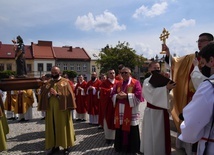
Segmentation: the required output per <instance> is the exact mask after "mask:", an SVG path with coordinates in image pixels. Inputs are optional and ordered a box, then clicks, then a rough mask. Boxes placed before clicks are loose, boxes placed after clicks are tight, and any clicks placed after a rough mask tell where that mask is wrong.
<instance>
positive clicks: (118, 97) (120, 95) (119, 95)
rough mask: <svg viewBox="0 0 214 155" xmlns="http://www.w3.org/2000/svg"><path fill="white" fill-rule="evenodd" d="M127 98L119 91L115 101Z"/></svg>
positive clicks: (126, 95)
mask: <svg viewBox="0 0 214 155" xmlns="http://www.w3.org/2000/svg"><path fill="white" fill-rule="evenodd" d="M127 97H128V94H126V93H125V92H123V91H121V92H119V93H118V94H117V99H126V98H127Z"/></svg>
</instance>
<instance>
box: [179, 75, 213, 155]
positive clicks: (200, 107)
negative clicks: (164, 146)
mask: <svg viewBox="0 0 214 155" xmlns="http://www.w3.org/2000/svg"><path fill="white" fill-rule="evenodd" d="M210 79H214V75H212V76H211V77H210ZM213 111H214V88H213V86H212V85H211V83H209V82H208V81H205V82H203V83H201V84H200V85H199V87H198V89H197V91H196V93H195V94H194V96H193V98H192V101H191V102H190V103H189V104H188V105H187V106H186V107H185V108H184V109H183V116H184V121H183V122H182V124H181V126H180V128H181V133H182V134H181V135H180V136H179V139H181V140H182V141H185V142H188V143H195V142H197V141H199V142H198V150H197V155H202V154H203V151H204V146H205V142H206V140H204V139H207V138H208V136H209V135H210V139H211V140H212V142H209V143H208V155H213V154H214V127H213V128H212V129H211V124H212V121H213V115H214V114H213V113H214V112H213ZM210 129H211V130H210Z"/></svg>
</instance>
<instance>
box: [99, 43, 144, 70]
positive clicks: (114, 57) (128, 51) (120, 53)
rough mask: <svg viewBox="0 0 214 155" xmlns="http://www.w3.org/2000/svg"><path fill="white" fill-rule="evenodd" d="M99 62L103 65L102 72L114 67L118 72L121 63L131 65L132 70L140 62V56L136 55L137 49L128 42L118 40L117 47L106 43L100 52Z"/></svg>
mask: <svg viewBox="0 0 214 155" xmlns="http://www.w3.org/2000/svg"><path fill="white" fill-rule="evenodd" d="M97 63H98V64H100V66H101V70H100V72H101V73H106V72H107V71H108V70H109V69H114V70H115V71H116V72H117V68H118V66H119V65H120V64H123V65H124V66H126V67H129V68H130V69H131V70H132V71H133V70H134V69H135V67H136V66H138V65H139V64H141V63H139V56H138V55H136V51H135V50H134V49H132V48H130V47H129V43H128V42H123V43H121V42H118V45H116V46H115V47H109V45H106V47H104V48H103V49H102V50H101V51H100V54H99V59H98V60H97Z"/></svg>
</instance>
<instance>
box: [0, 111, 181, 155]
mask: <svg viewBox="0 0 214 155" xmlns="http://www.w3.org/2000/svg"><path fill="white" fill-rule="evenodd" d="M8 124H9V128H10V133H9V134H8V135H7V147H8V150H7V152H6V151H4V152H0V155H6V154H7V155H34V154H35V155H44V154H46V151H45V138H44V137H45V132H44V130H45V121H44V120H41V113H40V112H38V111H37V110H36V107H34V108H33V119H32V120H30V121H28V122H24V123H20V122H18V121H16V120H15V121H11V120H9V121H8ZM74 128H75V133H76V142H75V146H74V147H72V148H71V150H70V151H71V153H70V155H71V154H72V155H112V154H115V155H122V153H116V152H115V151H114V148H113V144H112V145H108V144H106V143H105V138H104V133H103V130H102V129H98V126H92V125H90V124H89V123H88V122H75V121H74ZM55 154H56V155H62V151H59V152H57V153H55ZM123 154H124V153H123ZM182 154H183V152H182V151H181V150H175V149H174V148H172V155H182ZM127 155H128V154H127Z"/></svg>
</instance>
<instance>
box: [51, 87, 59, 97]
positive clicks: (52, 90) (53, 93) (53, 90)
mask: <svg viewBox="0 0 214 155" xmlns="http://www.w3.org/2000/svg"><path fill="white" fill-rule="evenodd" d="M50 94H51V95H54V96H57V94H58V93H57V91H56V90H55V89H53V88H51V89H50Z"/></svg>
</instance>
